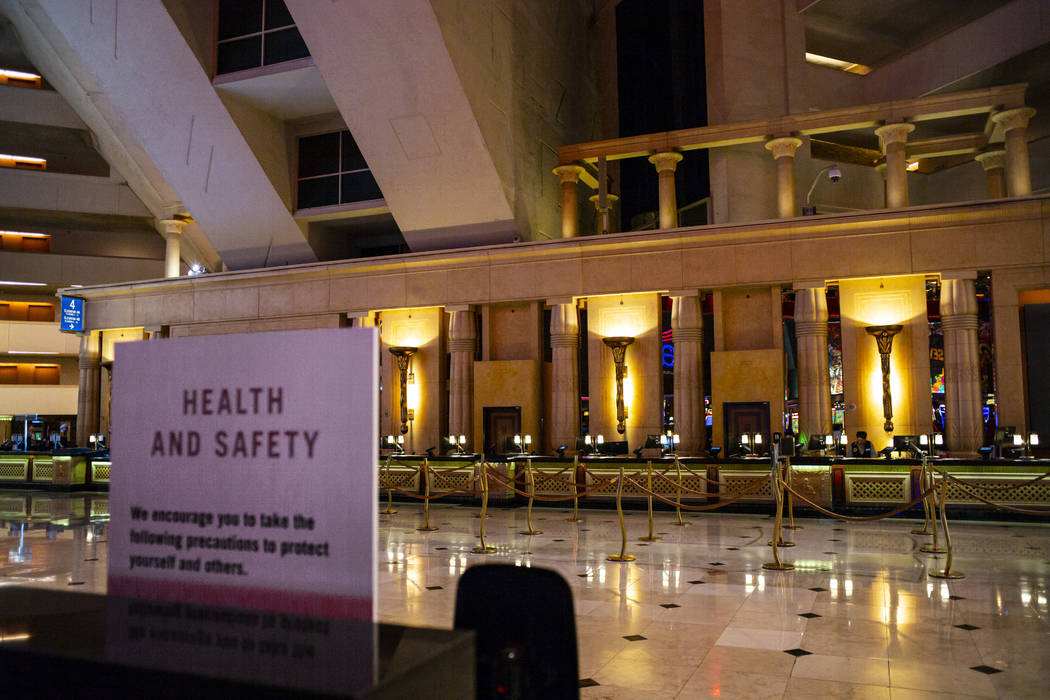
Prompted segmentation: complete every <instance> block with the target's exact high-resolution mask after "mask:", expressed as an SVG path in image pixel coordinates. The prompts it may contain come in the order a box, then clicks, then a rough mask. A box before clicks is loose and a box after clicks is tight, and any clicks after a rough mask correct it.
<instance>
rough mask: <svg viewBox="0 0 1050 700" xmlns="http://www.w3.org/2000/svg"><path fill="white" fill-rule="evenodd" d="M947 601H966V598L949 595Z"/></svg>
mask: <svg viewBox="0 0 1050 700" xmlns="http://www.w3.org/2000/svg"><path fill="white" fill-rule="evenodd" d="M948 600H966V598H964V597H962V596H961V595H950V596H948Z"/></svg>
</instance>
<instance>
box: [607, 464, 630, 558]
mask: <svg viewBox="0 0 1050 700" xmlns="http://www.w3.org/2000/svg"><path fill="white" fill-rule="evenodd" d="M616 514H617V515H619V516H620V539H621V543H620V553H619V554H610V555H609V556H607V557H606V559H608V560H609V561H634V556H633V555H631V554H628V553H627V524H626V523H624V520H623V465H622V464H621V465H620V478H619V479H618V480H617V481H616Z"/></svg>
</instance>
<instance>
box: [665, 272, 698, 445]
mask: <svg viewBox="0 0 1050 700" xmlns="http://www.w3.org/2000/svg"><path fill="white" fill-rule="evenodd" d="M668 296H670V297H671V336H672V339H673V341H674V427H675V432H676V433H678V435H679V439H680V440H681V442H680V443H679V446H678V451H679V452H680V453H681V454H683V455H697V454H700V452H701V451H702V450H703V449H704V443H705V439H704V438H705V436H704V369H703V364H702V362H701V359H702V353H703V349H704V310H703V306H702V305H701V303H700V296H699V295H698V294H697V291H696V290H695V289H692V290H688V291H681V292H669V293H668Z"/></svg>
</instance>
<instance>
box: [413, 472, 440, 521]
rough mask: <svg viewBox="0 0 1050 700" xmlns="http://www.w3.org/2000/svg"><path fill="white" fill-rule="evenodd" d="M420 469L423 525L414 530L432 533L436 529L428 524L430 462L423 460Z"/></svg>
mask: <svg viewBox="0 0 1050 700" xmlns="http://www.w3.org/2000/svg"><path fill="white" fill-rule="evenodd" d="M420 469H422V470H423V525H422V527H417V528H416V530H419V531H420V532H433V531H434V530H437V529H438V528H437V526H436V525H431V524H430V462H429V461H428V460H426V459H424V460H423V466H422V467H420Z"/></svg>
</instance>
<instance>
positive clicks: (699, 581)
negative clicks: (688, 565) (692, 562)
mask: <svg viewBox="0 0 1050 700" xmlns="http://www.w3.org/2000/svg"><path fill="white" fill-rule="evenodd" d="M689 583H691V584H693V585H694V586H695V585H696V584H698V583H703V581H701V580H700V579H696V580H695V581H690V582H689Z"/></svg>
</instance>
